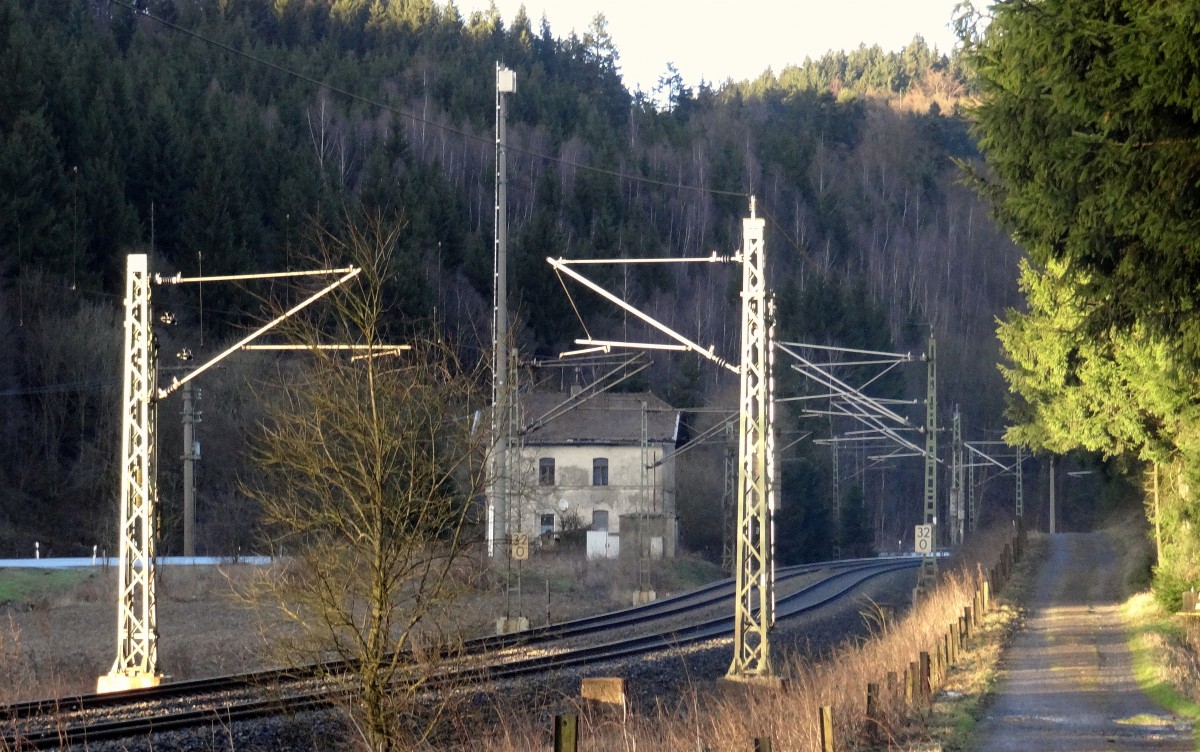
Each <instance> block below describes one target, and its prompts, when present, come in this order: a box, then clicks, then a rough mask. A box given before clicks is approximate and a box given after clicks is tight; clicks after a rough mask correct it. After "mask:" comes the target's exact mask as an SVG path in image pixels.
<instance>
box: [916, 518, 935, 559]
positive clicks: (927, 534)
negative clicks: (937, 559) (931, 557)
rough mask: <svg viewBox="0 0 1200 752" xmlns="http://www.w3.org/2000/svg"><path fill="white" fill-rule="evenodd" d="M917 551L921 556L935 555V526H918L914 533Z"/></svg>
mask: <svg viewBox="0 0 1200 752" xmlns="http://www.w3.org/2000/svg"><path fill="white" fill-rule="evenodd" d="M914 537H915V539H916V546H915V550H916V552H917V553H919V554H931V553H933V525H917V526H916V531H915V533H914Z"/></svg>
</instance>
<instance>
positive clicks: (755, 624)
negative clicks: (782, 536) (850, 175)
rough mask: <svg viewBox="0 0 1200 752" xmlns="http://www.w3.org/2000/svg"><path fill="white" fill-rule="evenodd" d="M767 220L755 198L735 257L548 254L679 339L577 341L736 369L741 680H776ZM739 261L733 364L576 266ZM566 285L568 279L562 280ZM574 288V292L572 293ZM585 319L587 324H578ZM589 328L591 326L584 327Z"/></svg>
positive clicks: (737, 663)
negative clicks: (681, 353) (686, 354)
mask: <svg viewBox="0 0 1200 752" xmlns="http://www.w3.org/2000/svg"><path fill="white" fill-rule="evenodd" d="M765 226H766V222H765V220H763V219H762V218H760V217H757V216H756V212H755V204H754V198H753V197H751V199H750V217H749V218H747V219H744V220H743V221H742V234H743V239H742V250H741V253H740V254H739V255H737V256H734V257H727V256H718V255H717V254H715V253H714V254H713V255H712V256H709V257H703V258H656V259H576V260H568V259H562V258H558V259H555V258H547V259H546V262H547V263H548V264H550V266H551V267H553V269H554V270H555V272H557V273H558V274H559V275H565V276H567V277H570V278H571V279H572V280H574V281H576V282H578V283H579V284H581V285H583V286H584V287H587V288H588V289H589V290H591V291H593V292H594V293H596V294H597V295H599V296H601V297H602V298H604V299H605V300H608V301H609V302H611V303H613V304H614V305H616V306H618V307H620V308H622V309H623V310H625V311H627V312H629V313H630V314H632V315H633V316H635V317H637V318H638V319H640V320H641V321H642V322H644V323H645V324H647V325H649V326H650V327H652V328H654V329H657V330H658V331H660V332H662V333H664V334H666V335H667V336H669V337H670V338H671V339H673V340H674V341H675V342H676V343H677V344H675V345H666V346H663V345H655V344H653V343H635V342H612V341H603V342H601V341H599V340H594V339H592V338H591V337H590V335H589V336H588V337H587V338H583V339H577V340H576V341H575V342H576V344H579V345H583V346H586V347H589V348H590V347H603V348H605V349H606V350H610V349H613V348H621V347H630V348H635V349H645V348H653V349H672V350H679V349H682V350H685V351H691V352H695V353H697V354H698V355H700V356H701V357H704V358H707V359H708V360H711V361H713V362H714V363H716V364H717V365H719V366H721V367H723V368H726V369H728V370H730V371H732V372H733V373H736V374H737V375H738V377H739V379H740V385H739V419H738V426H739V430H738V434H739V437H738V459H737V462H738V471H737V476H738V478H737V497H738V499H737V509H738V516H737V524H736V534H735V544H734V549H735V561H734V581H735V615H734V632H735V635H734V656H733V661H732V663H731V664H730V667H729V671H728V673H727V674H726V678H729V679H734V680H738V681H756V680H773V679H774V670H773V668H772V666H771V654H770V641H769V632H770V628H771V625H772V622H773V621H774V608H775V603H774V519H773V517H774V506H775V494H774V490H773V487H774V485H775V482H774V480H773V479H774V473H775V462H774V459H773V458H772V454H773V451H774V442H775V439H774V430H773V428H772V425H773V420H774V408H773V390H774V382H773V379H772V376H771V367H772V358H773V356H772V341H773V336H774V332H773V323H772V318H773V315H772V311H771V310H770V308H771V306H770V301H769V299H768V292H767V282H766V261H765V249H764V244H763V235H764V230H765ZM730 261H735V262H740V263H741V264H742V315H741V335H742V337H741V359H740V362H739V363H738V365H733V364H732V363H729V362H728V361H726V360H724V359H723V358H721V357H719V356H718V355H716V354H715V352H714V351H715V347H712V346H709V347H703V346H702V345H700V344H698V343H696V342H694V341H692V340H690V339H688V338H687V337H685V336H684V335H682V334H680V333H679V332H677V331H675V330H674V329H672V328H670V327H669V326H667V325H665V324H663V323H662V322H660V321H658V320H657V319H655V318H654V317H652V316H650V315H648V314H646V313H644V312H642V311H639V310H638V309H637V308H635V307H634V306H632V305H630V304H629V303H627V302H626V301H624V300H622V299H621V298H620V297H618V296H616V295H614V294H612V293H611V292H608V291H607V290H605V289H604V288H602V287H601V286H600V285H598V284H596V283H595V282H592V281H591V280H589V279H587V278H586V277H584V276H583V275H582V274H580V273H579V272H578V271H576V270H575V268H573V267H577V266H583V265H589V264H593V265H594V264H653V263H695V262H703V263H727V262H730ZM564 289H566V288H565V285H564ZM568 294H569V292H568ZM581 323H582V322H581ZM584 328H585V330H586V324H585V325H584Z"/></svg>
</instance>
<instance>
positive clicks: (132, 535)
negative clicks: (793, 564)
mask: <svg viewBox="0 0 1200 752" xmlns="http://www.w3.org/2000/svg"><path fill="white" fill-rule="evenodd" d="M358 273H359V270H358V269H356V268H353V267H349V268H345V269H323V270H319V271H312V272H292V273H290V274H281V275H271V274H247V275H235V276H230V277H194V278H184V277H183V276H182V275H176V276H173V277H161V276H160V275H157V274H156V275H151V274H150V271H149V263H148V261H147V257H146V254H144V253H133V254H130V255H129V256H128V258H127V259H126V279H125V324H124V331H125V338H124V353H123V362H122V372H123V387H122V395H121V466H120V468H119V471H118V474H119V478H118V482H119V483H120V494H119V500H120V505H121V508H120V516H121V521H120V528H119V538H118V574H117V576H118V578H119V581H118V584H117V656H116V659H115V660H114V661H113V665H112V669H111V670H110V671H109V672H108V673H107V674H104V675H102V676H100V677H99V678H98V680H97V682H96V690H97V691H98V692H101V693H104V692H119V691H123V690H129V689H139V688H143V687H153V686H156V685H158V684H160V683H161V682H162V674H160V673H159V671H158V607H157V602H156V596H155V547H156V545H157V542H158V531H157V529H156V520H157V515H158V511H157V509H156V506H157V504H158V489H157V488H156V484H155V472H154V464H155V462H156V458H157V451H156V450H157V447H156V445H155V443H154V438H155V437H154V428H155V424H156V416H157V411H158V403H159V401H161V400H163V399H165V398H166V397H168V396H169V395H171V394H172V393H173V392H175V391H176V390H178V389H180V388H181V387H184V386H186V385H187V384H189V383H190V382H191V381H192V380H193V379H195V378H196V377H197V376H199V375H200V374H201V373H203V372H204V371H206V370H208V369H209V368H211V367H212V366H214V365H216V364H217V363H218V362H220V361H221V360H224V359H225V358H226V357H227V356H229V355H230V354H232V353H234V352H236V351H237V350H238V349H240V348H242V347H244V346H245V345H246V344H248V343H249V342H250V341H252V340H254V339H255V338H257V337H258V336H259V335H262V334H264V333H266V332H268V331H270V330H271V329H273V328H275V327H276V326H277V325H279V323H280V322H282V321H284V320H285V319H287V318H288V317H290V316H292V315H293V314H295V313H296V312H298V311H300V310H301V309H303V308H305V307H307V306H308V305H310V304H311V303H313V302H315V301H316V300H318V299H319V298H321V297H323V296H324V295H326V294H328V293H329V292H331V291H333V290H334V289H336V288H337V287H339V286H341V285H343V284H345V283H346V282H348V281H350V280H351V279H353V278H354V277H355V276H357V275H358ZM307 275H340V276H338V278H337V279H336V280H335V281H333V282H331V283H330V284H328V285H326V286H325V287H324V288H322V289H321V290H319V291H317V292H316V293H313V294H312V295H310V296H309V297H307V298H306V299H304V300H303V301H301V302H300V303H297V304H296V305H294V306H292V307H291V308H289V309H288V310H287V311H285V312H284V313H282V314H280V315H279V316H276V317H275V318H274V319H272V320H271V321H269V322H268V323H266V324H264V325H263V326H261V327H259V328H258V329H256V330H254V331H253V332H251V333H250V334H249V335H247V336H245V337H243V338H242V339H241V340H239V341H238V342H237V343H236V344H234V345H232V346H231V347H229V348H227V349H225V350H224V351H222V352H221V353H219V354H218V355H216V356H214V357H213V358H212V359H210V360H209V361H208V362H206V363H204V364H203V365H201V366H200V367H198V368H196V369H194V370H192V371H191V372H189V373H188V374H187V375H186V376H184V377H183V378H182V379H174V380H173V381H172V383H171V384H170V385H169V386H167V387H166V388H165V389H162V388H159V387H158V381H157V374H158V363H157V356H156V353H155V348H154V345H153V332H151V329H150V327H151V321H152V320H153V319H152V316H151V303H150V286H151V284H170V285H177V284H185V283H191V282H204V281H208V282H212V281H217V280H242V279H267V278H270V277H272V276H291V277H296V276H307Z"/></svg>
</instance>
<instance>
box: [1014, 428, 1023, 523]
mask: <svg viewBox="0 0 1200 752" xmlns="http://www.w3.org/2000/svg"><path fill="white" fill-rule="evenodd" d="M1024 462H1025V450H1024V448H1023V447H1022V446H1021V445H1020V444H1018V445H1017V464H1016V468H1015V475H1016V489H1015V491H1014V494H1015V495H1016V510H1015V513H1016V515H1017V522H1023V521H1024V520H1025V466H1024V464H1023V463H1024Z"/></svg>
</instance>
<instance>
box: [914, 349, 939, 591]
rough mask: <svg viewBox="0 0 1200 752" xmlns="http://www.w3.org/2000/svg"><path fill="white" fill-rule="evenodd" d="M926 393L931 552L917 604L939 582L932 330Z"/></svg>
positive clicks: (923, 564)
mask: <svg viewBox="0 0 1200 752" xmlns="http://www.w3.org/2000/svg"><path fill="white" fill-rule="evenodd" d="M926 369H927V370H926V390H925V510H924V511H925V513H924V516H923V519H924V524H923V525H922V527H923V528H924V533H925V534H926V536H927V538H928V544H929V545H928V550H926V551H922V552H921V554H922V555H921V572H920V574H919V575H917V587H916V589H915V590H914V591H913V600H916V599H917V598H920V597H921V596H922V595H924V594H925V593H926V592H927V591H928V590H930V589H931V588H933V586H934V584H935V583H936V582H937V541H938V530H937V340H935V339H934V337H933V329H932V327H931V328H930V330H929V355H928V356H927V362H926Z"/></svg>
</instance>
